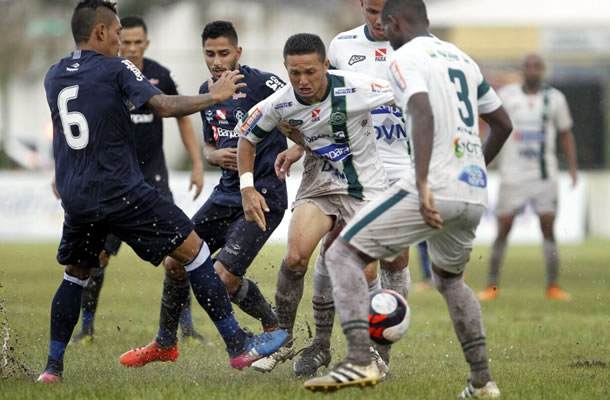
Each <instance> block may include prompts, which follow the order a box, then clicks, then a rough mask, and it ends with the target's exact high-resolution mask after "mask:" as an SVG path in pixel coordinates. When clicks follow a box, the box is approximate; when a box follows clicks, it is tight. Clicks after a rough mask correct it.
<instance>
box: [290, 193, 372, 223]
mask: <svg viewBox="0 0 610 400" xmlns="http://www.w3.org/2000/svg"><path fill="white" fill-rule="evenodd" d="M369 202H370V201H369V200H360V199H357V198H355V197H352V196H349V195H347V194H328V195H323V196H314V197H305V198H302V199H297V200H296V201H295V202H294V203H292V211H294V209H295V208H297V207H298V206H300V205H303V204H313V205H315V206H316V207H318V209H320V211H322V213H323V214H325V215H330V216H333V217H335V223H334V224H333V227H334V226H335V225H336V224H337V223H339V222H344V223H346V224H347V223H348V222H349V221H351V220H352V218H353V217H354V215H356V213H357V212H358V211H359V210H360V209H362V208H363V207H364V206H366V205H367V204H368V203H369Z"/></svg>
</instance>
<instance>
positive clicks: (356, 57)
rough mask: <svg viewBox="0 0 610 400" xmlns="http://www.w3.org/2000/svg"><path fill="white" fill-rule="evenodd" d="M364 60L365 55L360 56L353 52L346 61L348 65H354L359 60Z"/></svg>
mask: <svg viewBox="0 0 610 400" xmlns="http://www.w3.org/2000/svg"><path fill="white" fill-rule="evenodd" d="M364 60H366V56H362V55H360V54H354V55H353V56H351V57H350V59H349V61H348V62H347V63H348V64H349V65H354V64H356V63H359V62H360V61H364Z"/></svg>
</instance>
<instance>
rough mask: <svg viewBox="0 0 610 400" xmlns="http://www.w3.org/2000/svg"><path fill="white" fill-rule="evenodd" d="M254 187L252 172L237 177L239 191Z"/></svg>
mask: <svg viewBox="0 0 610 400" xmlns="http://www.w3.org/2000/svg"><path fill="white" fill-rule="evenodd" d="M253 186H254V175H252V172H244V173H243V174H241V176H240V177H239V190H244V189H245V188H249V187H253Z"/></svg>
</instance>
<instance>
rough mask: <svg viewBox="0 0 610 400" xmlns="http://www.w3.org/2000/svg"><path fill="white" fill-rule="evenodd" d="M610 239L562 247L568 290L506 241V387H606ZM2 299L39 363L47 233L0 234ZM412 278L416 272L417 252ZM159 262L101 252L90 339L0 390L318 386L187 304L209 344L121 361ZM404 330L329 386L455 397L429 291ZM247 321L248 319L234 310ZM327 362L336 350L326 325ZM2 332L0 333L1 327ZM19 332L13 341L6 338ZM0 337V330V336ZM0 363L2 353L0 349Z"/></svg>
mask: <svg viewBox="0 0 610 400" xmlns="http://www.w3.org/2000/svg"><path fill="white" fill-rule="evenodd" d="M609 247H610V243H608V242H599V241H588V242H586V243H585V244H583V245H579V246H562V247H561V254H560V255H561V265H562V274H561V282H562V284H563V287H564V288H565V289H566V290H567V291H569V292H571V293H572V294H573V295H574V300H573V301H572V302H570V303H557V302H552V301H549V300H546V299H545V298H544V293H543V286H544V265H543V261H542V254H541V249H540V248H539V247H509V249H508V251H507V260H506V264H505V265H506V266H505V268H504V275H503V276H502V292H501V296H500V297H499V299H498V300H496V301H494V302H492V303H486V304H484V305H483V316H484V319H485V324H486V328H487V338H488V351H489V358H490V365H491V371H492V374H493V376H494V378H495V380H496V381H497V382H498V385H499V387H500V389H501V391H502V395H503V397H504V398H506V399H593V398H598V399H608V398H610V290H609V289H610V272H609V269H608V266H609V264H610V262H609V260H608V256H609V255H610V252H609V250H608V248H609ZM283 251H284V248H283V246H279V245H276V246H267V247H266V248H265V249H263V251H262V253H261V254H260V255H259V257H258V258H257V260H256V261H255V264H254V266H253V268H252V271H251V277H252V278H253V279H254V280H256V281H257V282H258V283H259V285H260V286H261V290H262V291H263V293H264V294H265V295H266V296H267V298H268V299H273V293H274V286H275V279H276V278H275V277H276V272H277V270H278V267H279V263H280V260H281V257H282V254H283ZM0 255H1V257H0V263H1V264H0V265H1V267H0V283H1V284H2V286H3V287H2V288H0V300H1V301H2V303H3V306H4V308H5V309H6V310H7V312H6V317H7V318H8V321H9V326H10V329H11V332H12V334H13V339H12V340H11V343H12V345H13V346H14V351H13V352H12V354H13V355H16V356H17V357H18V358H19V359H20V360H22V361H23V362H24V363H25V364H26V365H27V366H28V367H30V368H31V369H32V370H33V371H35V372H36V373H39V372H40V371H41V369H42V368H43V367H44V363H45V361H46V353H47V344H48V335H49V333H48V329H49V307H50V302H51V299H52V297H53V294H54V292H55V290H56V288H57V286H58V284H59V283H60V281H61V278H62V268H61V267H60V266H58V265H57V264H56V262H55V246H54V245H50V244H5V243H3V244H0ZM488 257H489V249H488V248H485V247H478V248H475V249H474V251H473V254H472V262H471V264H470V266H469V269H468V275H467V278H466V279H467V282H468V283H469V284H470V285H471V287H472V288H473V290H474V291H475V292H477V291H479V290H481V289H482V288H483V287H484V284H485V277H486V263H487V260H488ZM412 259H413V262H412V277H413V278H414V280H418V279H419V278H420V277H421V272H420V270H419V268H418V266H417V265H418V264H417V257H416V252H415V251H413V252H412ZM311 276H312V274H311V273H308V275H307V282H306V292H305V295H304V299H303V302H302V304H301V307H300V309H299V316H298V318H297V335H298V343H297V346H298V347H299V348H300V347H302V346H303V345H304V344H305V343H306V342H307V337H308V329H307V325H308V324H309V325H311V326H313V323H312V317H311V305H310V304H311V303H310V299H311ZM162 280H163V271H162V269H161V268H157V269H155V268H153V267H152V266H150V265H149V264H147V263H144V262H142V261H140V260H139V259H137V257H136V256H135V254H134V253H133V252H132V251H131V250H130V249H129V248H128V247H127V246H124V247H123V248H122V249H121V252H120V254H119V256H118V257H116V258H114V259H112V260H111V264H110V266H109V268H108V272H107V275H106V282H105V286H104V289H103V290H102V296H101V301H100V306H99V309H98V314H97V320H96V337H95V341H94V342H93V343H92V344H90V345H75V346H69V347H68V350H67V353H66V359H65V361H66V363H65V372H64V382H63V383H62V384H60V385H53V386H40V385H35V384H33V383H32V381H31V379H30V378H28V377H26V375H25V374H23V373H21V374H18V376H11V377H8V378H7V377H6V374H7V372H8V371H7V370H5V371H4V375H5V376H4V379H0V399H20V398H24V399H43V398H49V399H51V398H52V399H55V398H74V399H76V398H78V399H81V398H89V399H97V398H112V399H134V398H145V399H174V398H178V399H180V398H184V399H194V398H203V399H261V400H270V399H301V398H320V397H321V396H324V395H323V394H318V393H309V392H308V391H306V390H305V389H303V388H302V385H301V383H302V381H301V380H299V379H296V378H295V377H294V375H293V373H292V365H291V363H287V364H282V365H280V366H279V367H278V368H277V369H276V371H274V372H273V373H272V374H264V375H263V374H260V373H257V372H256V371H254V370H245V371H243V372H239V371H236V370H232V369H231V368H230V367H229V364H228V358H227V355H226V353H225V351H224V346H223V345H222V344H221V341H220V337H219V336H218V334H217V333H216V332H215V330H214V328H213V326H212V324H211V323H210V321H209V319H208V318H207V315H205V313H204V312H203V310H202V309H201V308H199V306H198V305H195V307H194V319H195V324H196V326H197V328H198V329H199V330H200V331H201V332H202V333H203V334H204V335H205V336H206V338H207V339H208V341H209V344H198V343H194V344H193V343H191V344H182V345H181V346H180V350H181V355H180V358H179V359H178V360H177V362H176V363H168V364H161V363H157V364H152V365H148V366H146V367H144V368H139V369H127V368H124V367H122V366H121V365H120V364H119V362H118V357H119V355H120V354H121V353H123V352H124V351H126V350H129V349H130V348H132V347H134V346H141V345H144V344H147V343H148V342H150V341H151V340H152V339H153V338H154V336H155V333H156V328H157V321H158V314H159V299H160V295H161V289H162ZM409 303H410V305H411V308H412V312H413V316H412V320H411V327H410V329H409V331H408V332H407V335H406V336H405V338H404V339H402V340H401V341H400V342H399V343H397V344H396V345H395V347H394V350H393V354H392V363H391V367H392V377H391V379H390V380H388V381H387V382H385V383H382V384H380V385H378V386H377V387H376V388H375V389H370V388H367V389H364V390H360V389H345V390H342V391H339V392H337V393H335V394H332V396H333V399H348V398H349V399H350V400H353V399H354V398H366V399H369V398H371V396H374V398H379V399H398V398H405V399H406V398H409V399H416V398H422V399H438V398H447V399H449V398H454V397H455V396H456V395H457V393H458V392H459V391H461V390H462V389H463V387H464V384H465V382H466V378H467V377H468V367H467V365H466V363H465V362H464V360H463V356H462V354H461V350H460V347H459V344H458V343H457V341H456V338H455V334H454V331H453V327H452V325H451V322H450V320H449V316H448V314H447V311H446V306H445V304H444V302H443V300H442V298H441V296H440V295H439V294H438V293H436V291H434V290H428V291H426V292H421V293H420V292H413V293H412V294H411V296H410V297H409ZM237 315H238V320H239V321H241V322H242V324H243V325H245V326H247V327H248V328H250V329H251V330H253V331H257V330H259V326H258V323H256V322H255V321H253V320H251V319H250V318H248V317H247V316H245V315H244V314H242V313H241V312H240V311H237ZM335 332H336V334H335V338H334V354H333V358H334V360H333V362H335V361H339V360H341V359H342V357H343V356H344V354H345V340H344V338H343V335H342V334H341V332H340V330H339V329H338V326H335ZM1 333H3V332H1V331H0V338H1V337H2V335H1ZM15 339H17V342H16V341H15ZM1 344H2V342H1V339H0V345H1ZM0 362H1V359H0Z"/></svg>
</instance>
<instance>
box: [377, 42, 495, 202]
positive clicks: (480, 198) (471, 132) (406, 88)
mask: <svg viewBox="0 0 610 400" xmlns="http://www.w3.org/2000/svg"><path fill="white" fill-rule="evenodd" d="M389 71H390V76H391V79H390V83H391V86H392V90H393V91H394V95H395V97H396V104H397V105H399V106H400V107H401V108H402V109H403V111H404V112H405V117H406V126H407V136H408V137H409V138H411V137H412V125H411V118H412V117H411V116H410V115H409V109H408V106H407V105H408V102H409V99H410V98H411V96H413V95H414V94H416V93H422V92H423V93H427V94H428V97H429V100H430V104H431V106H432V113H433V115H434V140H433V149H432V157H431V159H430V167H429V172H428V186H429V187H430V190H431V191H432V193H433V194H434V196H435V197H436V198H439V199H445V200H456V201H464V202H467V203H474V204H483V205H487V171H486V168H485V159H484V157H483V151H482V146H481V139H480V138H479V126H478V119H479V114H485V113H490V112H492V111H495V110H496V109H498V108H499V107H500V106H501V105H502V103H501V102H500V99H499V98H498V96H497V95H496V93H495V91H494V90H493V89H492V88H491V87H490V86H489V84H488V83H487V81H486V80H485V78H483V75H482V74H481V71H480V70H479V67H478V65H477V64H476V63H475V62H474V61H473V60H472V59H471V58H470V57H469V56H468V55H466V54H465V53H464V52H462V51H461V50H460V49H458V48H457V47H456V46H454V45H453V44H451V43H447V42H443V41H441V40H439V39H437V38H435V37H433V36H431V35H426V36H419V37H416V38H414V39H412V40H411V41H410V42H408V43H406V44H405V45H404V46H402V47H401V48H400V49H398V50H397V51H396V52H395V53H394V55H393V56H392V57H391V59H390V66H389ZM414 150H415V149H414ZM399 184H401V185H403V187H404V188H405V189H406V190H407V191H411V192H417V189H416V185H415V169H414V168H413V169H412V170H411V171H409V172H408V174H407V176H406V177H405V178H403V179H402V180H401V181H400V183H399Z"/></svg>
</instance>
